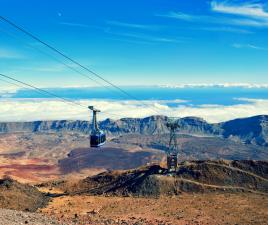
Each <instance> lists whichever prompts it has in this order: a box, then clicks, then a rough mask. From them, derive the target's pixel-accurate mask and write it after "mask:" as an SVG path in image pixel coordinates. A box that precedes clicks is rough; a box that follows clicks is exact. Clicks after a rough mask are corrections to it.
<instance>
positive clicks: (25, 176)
mask: <svg viewBox="0 0 268 225" xmlns="http://www.w3.org/2000/svg"><path fill="white" fill-rule="evenodd" d="M0 162H1V165H0V178H1V177H4V176H9V177H12V178H14V179H16V180H18V181H20V182H24V183H33V182H42V181H44V180H51V179H55V178H57V177H58V176H59V171H58V167H57V165H52V164H47V161H46V160H44V161H42V160H40V159H12V160H5V159H1V158H0Z"/></svg>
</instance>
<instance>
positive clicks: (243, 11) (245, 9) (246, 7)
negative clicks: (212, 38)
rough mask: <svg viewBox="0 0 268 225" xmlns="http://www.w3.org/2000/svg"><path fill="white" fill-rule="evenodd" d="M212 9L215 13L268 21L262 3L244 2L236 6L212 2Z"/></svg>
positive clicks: (229, 3)
mask: <svg viewBox="0 0 268 225" xmlns="http://www.w3.org/2000/svg"><path fill="white" fill-rule="evenodd" d="M211 8H212V10H213V11H215V12H219V13H226V14H233V15H240V16H247V17H253V18H262V19H268V12H267V11H265V9H264V5H263V4H261V3H251V2H244V3H240V4H234V3H232V2H231V1H222V2H219V1H212V2H211Z"/></svg>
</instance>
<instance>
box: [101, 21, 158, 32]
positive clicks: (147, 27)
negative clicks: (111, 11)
mask: <svg viewBox="0 0 268 225" xmlns="http://www.w3.org/2000/svg"><path fill="white" fill-rule="evenodd" d="M106 23H107V24H108V25H112V26H118V27H126V28H134V29H142V30H158V29H159V28H160V26H158V25H146V24H137V23H125V22H120V21H115V20H109V21H106Z"/></svg>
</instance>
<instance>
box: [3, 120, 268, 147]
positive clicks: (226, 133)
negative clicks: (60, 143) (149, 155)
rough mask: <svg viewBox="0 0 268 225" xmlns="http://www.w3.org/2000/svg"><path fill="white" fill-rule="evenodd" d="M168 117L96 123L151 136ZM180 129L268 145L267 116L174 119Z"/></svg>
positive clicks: (13, 128)
mask: <svg viewBox="0 0 268 225" xmlns="http://www.w3.org/2000/svg"><path fill="white" fill-rule="evenodd" d="M167 121H168V118H167V117H164V116H151V117H146V118H142V119H137V118H124V119H120V120H111V119H106V120H104V121H101V122H100V123H99V126H100V128H101V129H103V130H105V131H106V133H107V134H109V135H111V134H112V135H120V134H126V133H136V134H144V135H153V134H159V133H167V132H168V128H167V126H166V123H167ZM177 123H178V124H179V129H178V130H179V132H181V133H186V134H196V135H216V136H223V137H224V138H229V139H233V140H237V141H242V142H245V143H247V144H256V145H261V146H268V116H255V117H249V118H243V119H236V120H231V121H227V122H224V123H219V124H210V123H208V122H206V121H205V120H203V119H201V118H198V117H185V118H181V119H178V120H177ZM90 130H91V123H90V122H89V121H79V120H77V121H67V120H59V121H34V122H2V123H0V133H14V132H64V131H74V132H82V133H89V132H90Z"/></svg>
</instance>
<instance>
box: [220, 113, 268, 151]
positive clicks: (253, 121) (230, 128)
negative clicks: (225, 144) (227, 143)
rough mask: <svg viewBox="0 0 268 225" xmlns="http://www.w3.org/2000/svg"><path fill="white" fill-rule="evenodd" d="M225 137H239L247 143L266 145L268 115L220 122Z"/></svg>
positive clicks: (267, 142)
mask: <svg viewBox="0 0 268 225" xmlns="http://www.w3.org/2000/svg"><path fill="white" fill-rule="evenodd" d="M221 127H222V129H223V136H224V137H225V138H237V137H238V138H239V139H240V140H242V141H243V142H245V143H247V144H257V145H262V146H268V116H254V117H249V118H244V119H235V120H231V121H227V122H225V123H222V124H221Z"/></svg>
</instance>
